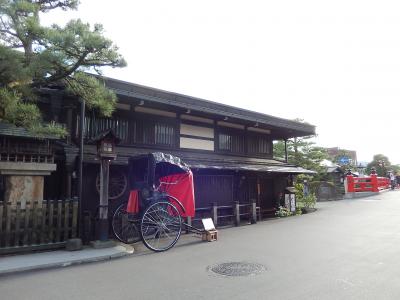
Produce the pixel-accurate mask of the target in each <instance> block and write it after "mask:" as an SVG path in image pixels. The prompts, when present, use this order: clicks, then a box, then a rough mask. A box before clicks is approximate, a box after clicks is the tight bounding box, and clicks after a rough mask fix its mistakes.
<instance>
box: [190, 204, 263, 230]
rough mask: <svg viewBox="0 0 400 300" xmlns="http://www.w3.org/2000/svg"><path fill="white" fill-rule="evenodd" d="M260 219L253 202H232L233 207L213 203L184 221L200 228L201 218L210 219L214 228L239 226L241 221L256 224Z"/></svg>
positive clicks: (257, 209)
mask: <svg viewBox="0 0 400 300" xmlns="http://www.w3.org/2000/svg"><path fill="white" fill-rule="evenodd" d="M261 217H262V216H261V214H260V208H259V207H256V203H255V201H254V202H252V203H249V204H240V203H239V202H234V203H233V205H224V206H218V205H217V203H213V205H212V206H209V207H201V208H196V215H195V217H194V218H191V217H188V219H187V220H186V221H187V223H188V224H190V225H194V226H195V227H201V220H202V219H203V218H211V219H212V220H213V222H214V225H215V227H218V226H226V225H235V226H239V225H240V223H241V221H243V220H244V221H246V222H248V223H252V224H253V223H256V222H257V219H259V220H261Z"/></svg>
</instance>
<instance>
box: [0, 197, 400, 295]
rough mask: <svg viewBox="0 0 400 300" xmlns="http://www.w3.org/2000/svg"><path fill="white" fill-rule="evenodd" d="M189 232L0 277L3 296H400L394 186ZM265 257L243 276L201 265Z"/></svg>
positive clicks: (399, 209) (399, 220)
mask: <svg viewBox="0 0 400 300" xmlns="http://www.w3.org/2000/svg"><path fill="white" fill-rule="evenodd" d="M318 207H319V209H318V211H317V212H315V213H311V214H308V215H303V216H297V217H291V218H282V219H275V220H270V221H265V222H260V223H258V224H257V225H252V226H242V227H238V228H230V229H225V230H221V231H220V239H219V241H218V242H213V243H206V242H200V241H199V240H198V239H197V238H194V237H191V236H188V237H185V238H184V239H183V240H182V241H180V242H179V244H178V246H176V247H175V248H173V249H172V250H170V251H168V252H165V253H158V254H154V253H149V252H147V251H142V250H140V251H139V254H138V255H134V256H130V257H127V258H121V259H117V260H112V261H108V262H103V263H93V264H87V265H80V266H74V267H68V268H64V269H55V270H46V271H40V272H30V273H27V274H19V275H13V276H9V277H0V299H2V300H6V299H12V300H18V299H53V300H54V299H99V300H100V299H230V300H231V299H260V300H261V299H280V300H282V299H296V300H297V299H307V300H309V299H374V300H376V299H400V191H390V192H386V193H383V194H380V195H378V196H376V197H370V198H364V199H357V200H342V201H335V202H327V203H320V204H319V205H318ZM223 262H251V263H258V264H263V265H264V266H265V267H266V268H267V270H266V271H265V272H263V273H261V274H258V275H252V276H247V277H222V276H218V275H215V274H213V273H212V272H210V271H209V270H208V269H207V267H208V266H211V265H215V264H218V263H223Z"/></svg>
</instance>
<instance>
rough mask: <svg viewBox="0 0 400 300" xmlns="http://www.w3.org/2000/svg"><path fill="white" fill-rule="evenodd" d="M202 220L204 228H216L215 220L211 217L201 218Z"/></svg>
mask: <svg viewBox="0 0 400 300" xmlns="http://www.w3.org/2000/svg"><path fill="white" fill-rule="evenodd" d="M201 222H202V223H203V226H204V230H206V231H210V230H215V226H214V222H213V220H212V219H211V218H207V219H201Z"/></svg>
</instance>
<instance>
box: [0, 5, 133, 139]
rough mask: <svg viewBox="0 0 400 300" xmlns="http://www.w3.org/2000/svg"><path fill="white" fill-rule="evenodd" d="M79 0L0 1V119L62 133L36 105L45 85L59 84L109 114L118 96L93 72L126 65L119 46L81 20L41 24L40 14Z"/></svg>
mask: <svg viewBox="0 0 400 300" xmlns="http://www.w3.org/2000/svg"><path fill="white" fill-rule="evenodd" d="M77 5H78V0H0V121H6V122H9V123H12V124H15V125H17V126H23V127H26V128H28V129H31V130H33V131H37V132H48V133H51V132H52V133H56V134H59V135H63V134H65V132H63V130H62V129H60V128H59V126H54V125H46V124H44V123H43V121H42V118H41V114H40V111H39V109H38V107H37V106H36V104H35V101H36V100H37V97H38V91H39V90H40V89H41V88H43V87H52V86H55V85H57V86H62V87H63V88H65V90H66V91H67V92H69V93H71V94H72V95H75V96H77V98H79V99H81V100H84V101H85V102H86V104H87V106H88V107H89V108H95V109H97V110H98V111H99V112H100V113H101V114H103V115H105V116H110V115H111V114H112V112H113V109H114V105H115V101H116V96H115V94H114V93H112V92H111V91H110V90H108V89H107V88H105V87H104V85H103V84H102V82H100V81H99V80H98V79H96V77H94V76H92V75H89V74H88V73H87V72H92V73H93V72H97V74H101V73H100V71H101V67H105V66H109V67H123V66H125V65H126V62H125V60H124V59H123V57H122V56H121V55H120V54H119V53H118V48H117V47H116V46H115V45H114V44H113V42H112V41H111V40H109V39H107V38H105V37H104V36H103V27H102V25H100V24H95V25H94V26H93V28H92V27H91V26H90V25H89V24H86V23H83V22H82V21H81V20H79V19H78V20H71V21H69V22H68V23H67V24H66V25H65V26H64V27H61V26H58V25H52V26H50V27H46V26H42V25H41V24H40V14H41V13H48V12H51V11H52V10H55V9H62V10H69V9H76V8H77Z"/></svg>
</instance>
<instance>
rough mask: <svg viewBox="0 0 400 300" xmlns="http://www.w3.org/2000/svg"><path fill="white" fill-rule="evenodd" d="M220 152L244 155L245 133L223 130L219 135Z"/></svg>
mask: <svg viewBox="0 0 400 300" xmlns="http://www.w3.org/2000/svg"><path fill="white" fill-rule="evenodd" d="M218 150H219V151H222V152H231V153H244V152H245V139H244V132H242V131H234V130H222V131H220V132H219V134H218Z"/></svg>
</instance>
